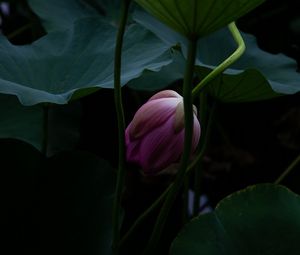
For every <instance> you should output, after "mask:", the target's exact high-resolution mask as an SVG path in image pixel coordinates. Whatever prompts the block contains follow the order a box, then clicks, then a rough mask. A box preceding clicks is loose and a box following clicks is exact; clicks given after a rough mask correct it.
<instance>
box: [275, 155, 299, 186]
mask: <svg viewBox="0 0 300 255" xmlns="http://www.w3.org/2000/svg"><path fill="white" fill-rule="evenodd" d="M299 163H300V154H299V155H298V156H297V157H296V158H295V159H294V160H293V162H292V163H291V164H290V165H289V166H288V167H287V168H286V170H285V171H284V172H283V173H282V174H281V175H280V176H279V177H278V178H277V180H276V181H275V182H274V183H275V184H279V183H281V182H282V180H283V179H284V178H285V177H286V176H287V175H288V174H289V173H290V172H291V171H292V170H293V169H294V168H295V167H296V166H297V165H298V164H299Z"/></svg>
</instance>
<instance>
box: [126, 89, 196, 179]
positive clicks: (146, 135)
mask: <svg viewBox="0 0 300 255" xmlns="http://www.w3.org/2000/svg"><path fill="white" fill-rule="evenodd" d="M193 107H194V115H193V116H194V125H193V140H192V152H194V151H195V149H196V147H197V145H198V143H199V139H200V123H199V121H198V119H197V109H196V107H195V106H193ZM125 137H126V158H127V161H128V162H132V163H136V164H137V165H139V166H140V167H141V168H142V170H143V173H144V174H145V175H157V174H159V173H160V172H161V171H162V170H164V169H165V168H167V167H169V166H170V165H171V164H176V163H178V162H179V160H180V157H181V155H182V153H183V144H184V109H183V98H182V96H180V95H179V94H178V93H177V92H175V91H173V90H164V91H161V92H159V93H157V94H155V95H154V96H152V97H151V98H150V99H149V100H148V101H147V102H146V103H145V104H144V105H142V106H141V108H139V110H138V111H137V112H136V114H135V116H134V118H133V120H132V121H131V122H130V124H129V125H128V127H127V128H126V132H125Z"/></svg>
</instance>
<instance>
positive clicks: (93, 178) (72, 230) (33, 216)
mask: <svg viewBox="0 0 300 255" xmlns="http://www.w3.org/2000/svg"><path fill="white" fill-rule="evenodd" d="M0 153H1V171H0V191H1V192H0V198H1V216H2V219H3V220H2V222H1V229H0V233H1V234H2V236H3V237H5V239H4V240H3V239H2V241H4V242H3V243H2V244H3V245H4V247H5V246H7V250H9V251H11V252H12V253H14V252H13V251H16V252H17V251H18V252H17V253H16V254H57V253H59V254H74V255H76V254H78V255H79V254H91V255H96V254H104V255H106V254H107V255H108V254H110V250H111V249H110V247H111V237H112V224H111V213H112V204H113V196H114V189H115V178H114V171H113V169H112V168H111V167H110V166H109V164H108V163H107V162H105V161H104V160H102V159H99V158H98V157H96V156H95V155H93V154H90V153H87V152H82V151H73V152H65V153H61V154H57V155H56V156H54V157H52V158H48V159H45V158H44V157H43V156H42V154H41V153H39V152H38V151H37V150H35V149H34V148H33V147H32V146H29V145H28V144H25V143H23V142H20V141H16V140H9V139H0ZM6 240H7V241H8V243H6V242H5V241H6ZM3 245H1V247H0V252H1V253H3V252H4V248H3ZM2 249H3V250H2ZM7 250H5V252H6V251H7ZM58 251H59V252H58ZM5 252H4V253H5Z"/></svg>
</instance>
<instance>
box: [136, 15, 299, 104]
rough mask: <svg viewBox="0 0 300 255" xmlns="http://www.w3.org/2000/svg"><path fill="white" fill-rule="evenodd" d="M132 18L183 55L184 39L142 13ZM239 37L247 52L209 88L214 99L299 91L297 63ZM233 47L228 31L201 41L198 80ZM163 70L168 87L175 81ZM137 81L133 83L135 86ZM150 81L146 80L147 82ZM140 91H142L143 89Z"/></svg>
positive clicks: (247, 37)
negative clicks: (179, 50) (263, 49)
mask: <svg viewBox="0 0 300 255" xmlns="http://www.w3.org/2000/svg"><path fill="white" fill-rule="evenodd" d="M134 19H135V20H136V21H137V22H138V23H140V24H141V25H143V26H144V27H146V28H147V29H149V30H150V31H152V32H153V33H155V34H156V35H157V36H158V37H159V38H161V39H162V40H163V41H164V42H165V43H166V44H168V45H169V46H170V47H171V46H172V45H177V44H180V45H181V48H182V51H183V55H186V45H187V41H186V39H185V38H184V37H183V36H181V35H180V34H178V33H176V32H175V31H172V30H171V29H169V28H168V27H167V26H165V25H164V24H162V23H161V22H159V21H158V20H156V19H154V18H153V17H152V16H150V15H149V14H147V13H145V12H142V11H136V12H135V14H134ZM242 35H243V38H244V40H245V44H246V51H245V53H244V55H243V56H242V57H241V59H240V60H239V61H237V62H236V63H235V64H234V65H233V66H232V67H230V69H227V70H226V71H225V72H224V73H223V74H222V75H220V76H219V77H217V79H216V80H214V81H213V82H211V83H210V84H209V85H208V86H209V91H210V93H211V94H212V95H213V96H215V97H217V98H218V99H219V100H221V101H224V102H242V101H255V100H262V99H268V98H272V97H277V96H278V95H279V94H294V93H297V92H298V91H300V86H299V84H300V75H299V73H297V72H296V68H297V63H296V62H295V61H294V60H293V59H291V58H289V57H287V56H285V55H283V54H277V55H273V54H270V53H267V52H265V51H262V50H261V49H259V48H258V46H257V43H256V39H255V37H254V36H252V35H249V34H245V33H242ZM236 47H237V46H236V43H235V42H234V41H233V39H232V38H231V35H230V33H229V31H228V30H227V29H222V30H220V31H218V32H215V33H213V34H211V35H209V36H207V37H204V38H201V39H200V41H199V46H198V57H197V66H198V67H197V73H198V75H199V78H200V79H202V78H203V77H204V76H205V75H207V74H208V73H209V71H211V70H212V69H213V68H215V67H216V66H217V65H219V64H220V63H221V62H223V61H224V60H225V59H226V58H227V57H228V56H230V55H231V54H232V52H233V51H234V50H235V49H236ZM177 60H178V59H177ZM181 62H182V60H180V61H179V62H178V61H175V62H173V63H172V65H177V66H178V67H179V66H181V65H182V63H181ZM176 63H177V64H176ZM166 70H167V71H168V69H167V67H165V68H163V69H161V70H160V71H159V72H158V74H157V75H158V77H159V76H161V77H169V79H168V81H167V82H168V84H170V83H172V82H173V81H174V79H173V80H172V76H170V75H168V72H169V71H168V72H166ZM145 75H148V74H145ZM148 76H149V75H148ZM150 78H152V76H151V77H150ZM141 79H142V77H141ZM138 80H139V79H136V80H135V83H136V84H137V81H138ZM150 82H151V81H150V80H149V81H148V83H150ZM152 83H153V84H159V83H155V78H153V82H152ZM161 86H162V87H164V86H166V84H161ZM135 88H137V86H135ZM139 89H142V86H141V87H140V88H139ZM155 89H157V85H156V86H155Z"/></svg>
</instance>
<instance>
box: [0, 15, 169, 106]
mask: <svg viewBox="0 0 300 255" xmlns="http://www.w3.org/2000/svg"><path fill="white" fill-rule="evenodd" d="M115 35H116V29H115V28H114V27H113V26H111V25H109V24H107V23H106V22H103V21H101V20H99V19H97V18H85V19H81V20H79V21H77V22H75V23H74V26H73V27H72V28H70V29H68V30H65V31H58V32H52V33H49V34H48V35H46V36H44V37H42V38H41V39H39V40H38V41H36V42H34V43H33V44H32V45H26V46H14V45H12V44H11V43H10V42H9V41H8V40H7V39H6V38H5V37H3V36H1V37H0V58H1V63H0V92H1V93H5V94H13V95H16V96H18V98H19V100H20V102H21V103H22V104H24V105H34V104H38V103H41V102H50V103H56V104H65V103H67V102H68V101H69V100H70V99H71V97H72V95H73V93H74V92H75V91H78V90H83V89H91V88H95V87H101V88H112V87H113V61H114V46H115ZM124 40H125V44H124V47H123V60H124V61H123V69H122V76H121V82H122V85H125V84H126V83H127V82H128V81H130V80H131V79H134V78H136V77H138V76H140V75H141V73H142V72H143V70H145V69H149V70H153V71H154V70H156V71H157V70H159V69H160V68H161V67H162V66H164V65H166V64H168V63H170V62H171V58H170V54H169V49H168V46H166V45H165V44H164V43H163V42H161V41H160V40H159V39H158V38H157V37H155V36H154V35H153V34H152V33H151V32H149V31H147V30H145V29H144V28H142V27H140V26H139V25H132V26H130V27H129V28H128V30H127V32H126V34H125V39H124ZM145 42H147V43H145ZM81 93H82V95H85V93H84V92H81ZM81 93H79V94H77V95H76V97H77V98H78V97H79V96H80V95H81Z"/></svg>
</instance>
